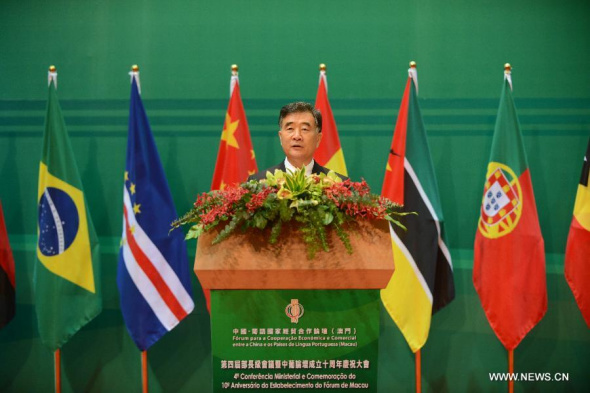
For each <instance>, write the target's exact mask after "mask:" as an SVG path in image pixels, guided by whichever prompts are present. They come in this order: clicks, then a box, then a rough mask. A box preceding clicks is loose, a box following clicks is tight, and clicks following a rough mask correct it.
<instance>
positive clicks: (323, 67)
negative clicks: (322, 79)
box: [320, 63, 328, 72]
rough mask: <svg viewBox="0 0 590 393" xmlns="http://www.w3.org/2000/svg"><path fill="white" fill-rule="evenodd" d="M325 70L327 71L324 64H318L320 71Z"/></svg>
mask: <svg viewBox="0 0 590 393" xmlns="http://www.w3.org/2000/svg"><path fill="white" fill-rule="evenodd" d="M327 69H328V67H326V65H325V64H324V63H321V64H320V71H324V72H326V70H327Z"/></svg>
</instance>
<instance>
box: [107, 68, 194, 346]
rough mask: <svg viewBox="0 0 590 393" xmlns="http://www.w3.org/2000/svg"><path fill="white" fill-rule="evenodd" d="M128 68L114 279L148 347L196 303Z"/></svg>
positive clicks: (135, 334)
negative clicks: (126, 134) (128, 103)
mask: <svg viewBox="0 0 590 393" xmlns="http://www.w3.org/2000/svg"><path fill="white" fill-rule="evenodd" d="M137 77H138V75H137V73H135V72H134V73H132V82H131V106H130V108H129V139H128V142H127V163H126V169H125V186H124V187H123V237H122V239H121V249H120V252H119V267H118V273H117V284H118V287H119V292H120V295H121V311H122V313H123V318H124V320H125V324H126V325H127V329H128V330H129V334H130V335H131V338H132V339H133V341H135V344H137V346H138V348H139V349H140V350H142V351H143V350H147V349H148V348H149V347H150V346H151V345H152V344H154V343H155V342H156V341H158V340H159V339H160V337H162V336H163V335H164V334H166V332H168V331H170V330H172V329H173V328H174V327H175V326H176V325H177V324H178V323H179V322H180V321H181V320H182V319H183V318H184V317H186V316H187V315H188V314H189V313H190V312H191V311H192V310H193V308H194V303H193V300H192V290H191V286H190V278H189V270H188V259H187V254H186V246H185V244H184V238H183V234H182V232H181V231H173V232H170V233H169V230H170V223H171V222H172V221H173V220H174V219H176V217H177V215H176V209H175V208H174V203H173V201H172V195H171V194H170V190H169V188H168V183H167V181H166V177H165V175H164V170H163V168H162V164H161V162H160V158H159V155H158V150H157V149H156V145H155V142H154V138H153V136H152V132H151V130H150V125H149V122H148V119H147V116H146V113H145V110H144V108H143V104H142V102H141V98H140V96H139V90H138V80H137Z"/></svg>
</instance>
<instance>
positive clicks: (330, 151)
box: [313, 69, 348, 176]
mask: <svg viewBox="0 0 590 393" xmlns="http://www.w3.org/2000/svg"><path fill="white" fill-rule="evenodd" d="M315 107H316V109H318V110H319V111H320V112H321V114H322V130H321V131H322V141H321V143H320V146H319V147H318V149H317V150H316V151H315V154H314V157H313V158H314V160H316V161H317V162H318V164H320V165H323V166H325V167H326V168H328V169H331V170H333V171H334V172H337V173H340V174H341V175H344V176H348V171H347V170H346V163H345V162H344V153H343V152H342V147H341V146H340V138H338V128H336V121H335V120H334V115H333V114H332V107H331V106H330V101H329V100H328V79H327V77H326V71H324V70H323V69H322V70H321V71H320V83H319V86H318V92H317V95H316V98H315Z"/></svg>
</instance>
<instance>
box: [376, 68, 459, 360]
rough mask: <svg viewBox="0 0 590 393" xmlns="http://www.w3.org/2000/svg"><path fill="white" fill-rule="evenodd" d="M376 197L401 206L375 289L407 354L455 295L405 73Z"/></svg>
mask: <svg viewBox="0 0 590 393" xmlns="http://www.w3.org/2000/svg"><path fill="white" fill-rule="evenodd" d="M382 195H383V196H384V197H387V198H389V199H391V200H392V201H394V202H397V203H399V204H403V205H404V208H403V210H404V211H406V212H417V213H418V214H417V215H408V216H406V217H405V218H404V225H405V226H406V227H407V231H404V230H403V229H400V228H398V227H393V228H391V229H390V232H391V238H392V240H393V241H392V245H393V257H394V260H395V273H394V274H393V276H392V277H391V280H390V282H389V284H388V285H387V287H386V288H385V289H383V290H381V300H382V301H383V305H384V306H385V308H386V309H387V311H388V312H389V315H391V317H392V318H393V320H394V322H395V323H396V324H397V326H398V327H399V329H400V330H401V332H402V334H403V335H404V337H405V339H406V341H407V342H408V345H409V346H410V348H411V349H412V351H413V352H416V351H418V350H419V349H420V348H422V346H424V344H425V343H426V340H427V338H428V332H429V330H430V320H431V316H432V314H433V313H435V312H436V311H438V310H440V309H441V308H442V307H444V306H446V305H447V304H448V303H450V302H451V300H453V299H454V297H455V284H454V281H453V266H452V262H451V255H450V253H449V250H448V248H447V241H446V237H445V232H444V218H443V214H442V209H441V204H440V198H439V194H438V185H437V181H436V176H435V173H434V168H433V166H432V160H431V158H430V149H429V147H428V141H427V139H426V132H425V130H424V124H423V122H422V115H421V114H420V105H419V104H418V97H417V95H416V85H415V80H414V78H413V77H412V74H410V77H409V78H408V81H407V83H406V89H405V91H404V96H403V98H402V103H401V106H400V110H399V115H398V118H397V123H396V125H395V132H394V135H393V142H392V144H391V150H390V151H389V158H388V160H387V168H386V171H385V179H384V181H383V190H382Z"/></svg>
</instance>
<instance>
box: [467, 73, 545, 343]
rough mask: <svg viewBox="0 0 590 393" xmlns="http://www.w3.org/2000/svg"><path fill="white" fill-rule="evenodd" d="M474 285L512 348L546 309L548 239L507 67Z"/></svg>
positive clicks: (495, 327)
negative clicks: (546, 252)
mask: <svg viewBox="0 0 590 393" xmlns="http://www.w3.org/2000/svg"><path fill="white" fill-rule="evenodd" d="M473 284H474V285H475V290H476V291H477V294H478V295H479V299H480V301H481V305H482V307H483V309H484V312H485V314H486V317H487V318H488V321H489V323H490V325H491V327H492V329H493V330H494V332H495V333H496V336H497V337H498V339H499V340H500V341H501V342H502V344H503V345H504V347H505V348H506V349H507V350H509V351H510V350H513V349H514V348H516V347H517V346H518V344H519V343H520V342H521V340H522V339H523V338H524V337H525V336H526V334H527V333H528V332H529V331H530V330H531V329H532V328H533V327H534V326H535V325H536V324H537V322H539V321H540V320H541V318H543V315H545V311H546V310H547V286H546V282H545V249H544V242H543V237H542V235H541V228H540V226H539V219H538V216H537V206H536V204H535V195H534V193H533V184H532V181H531V173H530V170H529V167H528V163H527V157H526V153H525V150H524V143H523V139H522V134H521V132H520V124H519V121H518V116H517V114H516V107H515V105H514V101H513V98H512V79H511V75H510V71H509V70H508V69H507V71H506V73H505V78H504V86H503V90H502V97H501V99H500V106H499V108H498V116H497V119H496V126H495V129H494V137H493V140H492V152H491V154H490V160H489V163H488V169H487V173H486V177H485V182H484V189H483V196H482V199H481V206H480V217H479V222H478V224H477V232H476V235H475V247H474V255H473Z"/></svg>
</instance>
